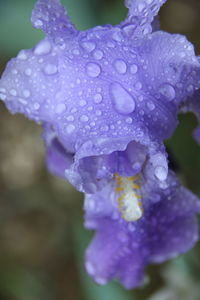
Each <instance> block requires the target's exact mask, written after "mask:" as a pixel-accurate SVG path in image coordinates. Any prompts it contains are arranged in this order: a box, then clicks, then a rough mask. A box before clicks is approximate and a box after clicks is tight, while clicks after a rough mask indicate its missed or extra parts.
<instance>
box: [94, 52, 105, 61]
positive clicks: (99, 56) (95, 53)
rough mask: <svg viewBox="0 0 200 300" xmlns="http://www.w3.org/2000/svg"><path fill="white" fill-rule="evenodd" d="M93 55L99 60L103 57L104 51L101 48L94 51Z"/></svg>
mask: <svg viewBox="0 0 200 300" xmlns="http://www.w3.org/2000/svg"><path fill="white" fill-rule="evenodd" d="M93 57H94V58H95V59H97V60H100V59H102V58H103V52H102V51H101V50H96V51H94V53H93Z"/></svg>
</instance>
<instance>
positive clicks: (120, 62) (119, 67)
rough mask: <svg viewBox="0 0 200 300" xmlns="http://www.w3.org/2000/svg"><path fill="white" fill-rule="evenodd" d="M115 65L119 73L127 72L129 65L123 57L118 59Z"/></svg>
mask: <svg viewBox="0 0 200 300" xmlns="http://www.w3.org/2000/svg"><path fill="white" fill-rule="evenodd" d="M114 65H115V69H116V71H117V72H118V73H119V74H125V73H126V71H127V65H126V63H125V61H123V60H122V59H117V60H116V61H115V62H114Z"/></svg>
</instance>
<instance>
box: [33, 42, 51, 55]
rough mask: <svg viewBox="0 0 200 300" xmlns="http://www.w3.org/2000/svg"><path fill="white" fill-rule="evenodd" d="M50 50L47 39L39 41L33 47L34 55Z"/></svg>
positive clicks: (46, 52)
mask: <svg viewBox="0 0 200 300" xmlns="http://www.w3.org/2000/svg"><path fill="white" fill-rule="evenodd" d="M50 51H51V44H50V42H49V41H48V40H43V41H41V42H40V43H39V44H38V45H37V46H36V47H35V49H34V54H35V55H43V54H48V53H49V52H50Z"/></svg>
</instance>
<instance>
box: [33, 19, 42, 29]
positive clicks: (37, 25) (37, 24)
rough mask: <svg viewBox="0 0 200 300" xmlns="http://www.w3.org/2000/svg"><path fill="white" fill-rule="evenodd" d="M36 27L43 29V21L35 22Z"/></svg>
mask: <svg viewBox="0 0 200 300" xmlns="http://www.w3.org/2000/svg"><path fill="white" fill-rule="evenodd" d="M34 26H35V27H36V28H40V27H42V26H43V22H42V20H40V19H37V20H36V21H34Z"/></svg>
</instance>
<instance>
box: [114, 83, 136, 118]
mask: <svg viewBox="0 0 200 300" xmlns="http://www.w3.org/2000/svg"><path fill="white" fill-rule="evenodd" d="M110 95H111V99H112V103H113V106H114V108H115V109H116V111H117V112H119V113H121V114H130V113H132V112H133V111H134V110H135V101H134V99H133V97H132V96H131V95H130V94H129V92H128V91H127V90H126V89H125V88H124V87H123V86H122V85H121V84H119V83H117V82H115V83H112V84H111V85H110Z"/></svg>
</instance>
